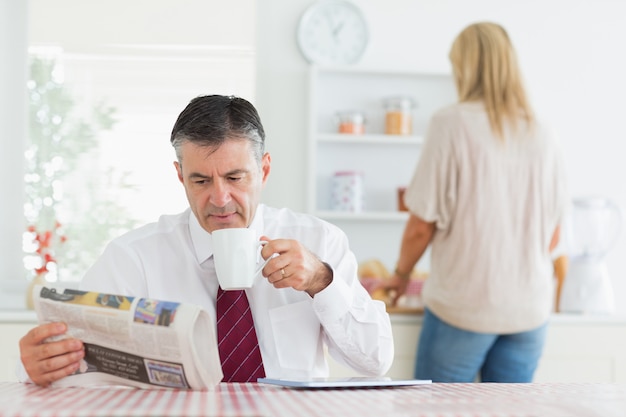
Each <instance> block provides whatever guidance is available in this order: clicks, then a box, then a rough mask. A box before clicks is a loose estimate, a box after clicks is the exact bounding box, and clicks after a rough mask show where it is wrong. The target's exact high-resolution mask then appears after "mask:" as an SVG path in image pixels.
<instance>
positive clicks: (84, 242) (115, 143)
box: [24, 0, 255, 283]
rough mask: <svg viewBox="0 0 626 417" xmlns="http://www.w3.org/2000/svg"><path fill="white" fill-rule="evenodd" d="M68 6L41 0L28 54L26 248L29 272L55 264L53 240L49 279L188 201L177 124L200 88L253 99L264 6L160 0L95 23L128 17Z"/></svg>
mask: <svg viewBox="0 0 626 417" xmlns="http://www.w3.org/2000/svg"><path fill="white" fill-rule="evenodd" d="M49 3H54V4H56V5H57V7H56V8H53V9H51V5H50V4H49ZM59 3H60V4H63V3H65V1H61V0H55V1H54V2H43V1H41V0H31V17H32V18H33V19H34V21H31V25H37V26H36V28H35V29H34V30H33V32H34V33H35V35H34V36H33V37H34V38H35V39H31V42H30V50H29V56H30V62H31V68H32V69H33V71H32V73H31V77H30V80H31V81H29V88H30V90H29V97H30V106H31V119H30V128H31V129H30V130H31V135H30V136H31V139H30V141H29V144H28V149H27V152H26V158H27V174H26V178H25V180H26V181H25V184H26V190H27V191H26V194H27V197H28V198H27V201H26V204H25V215H26V218H27V222H28V224H29V225H32V226H33V227H32V229H31V230H32V231H31V232H28V233H26V234H25V239H24V247H25V249H26V251H27V252H30V255H28V256H26V258H25V264H26V266H27V269H29V270H30V271H35V270H37V269H38V268H41V267H42V259H43V264H45V260H46V259H45V257H44V256H43V253H39V254H38V253H37V252H36V250H37V249H38V248H40V249H41V248H42V246H45V245H47V244H50V245H51V247H49V248H47V249H49V253H50V255H49V256H51V257H52V258H50V257H49V258H48V260H52V261H56V262H51V263H50V264H49V267H48V268H47V269H48V275H47V279H48V280H49V281H53V282H54V281H57V280H58V281H62V282H67V283H71V282H74V281H78V280H80V278H81V277H82V274H83V273H84V271H85V269H86V268H87V267H88V266H89V265H90V264H91V263H93V261H94V260H95V258H96V257H97V256H98V255H99V253H100V252H101V251H102V249H103V247H104V245H105V244H106V243H107V242H108V241H109V240H110V239H111V238H113V237H115V236H117V235H119V234H121V233H123V232H124V231H126V230H129V229H130V228H133V227H135V226H136V225H139V224H144V223H147V222H153V221H156V220H157V219H158V216H159V215H160V214H164V213H177V212H180V211H182V210H184V209H185V208H186V207H187V201H186V198H185V194H184V190H183V188H182V186H181V185H180V183H179V182H178V179H177V176H176V173H175V169H174V166H173V163H172V162H173V161H174V158H175V157H174V151H173V149H172V148H171V146H170V145H169V135H170V132H171V128H172V126H173V124H174V121H175V120H176V117H177V116H178V113H179V112H180V111H181V110H182V109H183V108H184V106H185V105H186V104H187V103H188V102H189V100H191V99H192V98H193V97H195V96H198V95H203V94H234V95H239V96H242V97H245V98H248V99H249V100H251V101H254V97H253V94H254V73H255V66H254V45H253V33H254V7H253V6H254V2H253V0H237V1H234V2H227V3H224V2H218V1H217V0H211V1H201V0H196V1H189V2H185V3H184V6H185V7H184V10H183V8H182V5H183V3H180V2H178V1H176V0H157V1H154V2H150V3H149V4H150V8H151V10H150V11H149V12H147V11H145V10H140V8H138V7H137V6H133V7H137V9H136V10H134V11H133V10H132V8H131V9H130V10H128V13H125V14H124V16H125V19H123V21H121V22H120V21H118V22H117V23H116V24H114V25H105V26H98V25H97V24H96V22H101V21H107V19H106V18H103V16H102V15H101V14H100V13H99V12H101V13H104V14H108V15H110V16H111V19H116V18H118V16H119V13H118V12H117V11H115V10H116V8H115V7H114V6H115V5H112V4H111V2H105V3H103V4H102V5H100V6H99V7H101V10H91V9H90V10H91V11H90V13H89V15H88V16H76V15H73V14H72V12H68V10H72V8H66V9H64V10H59V9H58V7H60V5H59ZM113 3H116V4H117V3H119V5H120V7H122V2H121V0H118V1H113ZM72 4H74V5H76V4H77V3H76V2H73V3H72ZM145 4H147V3H145ZM123 5H124V6H123V7H124V8H125V9H127V8H128V7H127V6H128V3H126V2H124V3H123ZM81 10H82V9H81ZM117 10H119V9H117ZM229 11H231V12H232V13H228V12H229ZM174 12H176V13H174ZM50 13H53V14H54V16H47V18H45V19H44V18H43V17H41V16H42V15H44V14H50ZM77 13H81V11H80V10H78V11H77ZM134 13H136V16H135V17H136V19H133V18H132V16H133V14H134ZM183 15H184V16H183ZM155 16H158V17H159V18H158V19H157V18H154V17H155ZM85 17H89V18H94V19H95V18H97V20H95V21H93V22H92V23H93V25H92V26H89V32H81V33H73V32H72V31H71V28H72V27H74V26H76V21H77V19H78V20H79V21H80V19H83V18H85ZM177 17H180V20H177ZM170 20H172V21H170ZM124 22H127V24H124ZM166 22H167V23H169V24H166ZM83 23H84V22H83ZM42 25H43V26H45V27H41V26H42ZM112 27H114V28H115V33H114V34H113V33H112V32H111V30H112ZM59 28H65V30H66V32H62V31H60V30H59ZM207 28H210V30H208V29H207ZM157 29H158V30H160V31H159V32H158V36H156V38H155V39H150V40H148V41H146V39H148V38H149V36H147V35H148V34H152V33H153V32H152V31H153V30H157ZM124 31H128V38H127V39H126V38H125V37H124V36H123V35H124V34H123V32H124ZM181 32H183V33H181ZM168 33H169V34H171V37H172V39H170V38H169V37H168V36H167V34H168ZM242 33H243V35H242ZM37 34H40V35H37ZM212 34H213V35H215V36H212ZM183 35H184V36H183ZM48 36H51V38H47V37H48ZM185 36H186V37H185ZM107 37H112V38H113V39H111V40H110V41H109V39H108V38H107ZM103 39H106V41H103ZM200 39H203V40H201V41H200ZM138 40H140V42H138ZM141 40H143V41H141ZM46 233H47V234H46ZM55 233H56V234H55ZM44 249H45V248H44ZM47 249H46V250H47ZM40 252H42V251H41V250H40ZM44 252H45V251H44ZM57 264H58V270H57V268H56V265H57ZM44 272H45V271H44Z"/></svg>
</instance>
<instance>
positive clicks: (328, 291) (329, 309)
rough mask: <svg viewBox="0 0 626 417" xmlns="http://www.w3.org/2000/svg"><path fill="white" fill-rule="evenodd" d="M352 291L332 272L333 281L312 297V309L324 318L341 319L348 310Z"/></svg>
mask: <svg viewBox="0 0 626 417" xmlns="http://www.w3.org/2000/svg"><path fill="white" fill-rule="evenodd" d="M352 296H353V295H352V291H351V289H350V286H348V284H346V282H345V281H344V280H343V279H341V277H338V276H337V275H336V274H335V271H333V281H332V282H331V283H330V284H329V285H328V287H326V288H324V289H323V290H322V291H320V292H318V293H317V294H315V297H313V308H314V309H315V311H316V312H317V313H318V314H320V315H323V316H326V317H341V316H343V315H345V314H346V313H347V312H348V310H350V305H351V304H352Z"/></svg>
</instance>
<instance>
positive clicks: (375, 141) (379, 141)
mask: <svg viewBox="0 0 626 417" xmlns="http://www.w3.org/2000/svg"><path fill="white" fill-rule="evenodd" d="M316 137H317V141H318V142H329V143H347V144H355V145H359V144H361V145H362V144H370V145H412V146H415V145H421V144H422V142H423V141H424V138H423V136H417V135H407V136H402V135H383V134H363V135H356V134H348V133H319V134H317V135H316Z"/></svg>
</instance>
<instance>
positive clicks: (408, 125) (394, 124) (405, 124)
mask: <svg viewBox="0 0 626 417" xmlns="http://www.w3.org/2000/svg"><path fill="white" fill-rule="evenodd" d="M383 105H384V107H385V112H386V113H385V133H386V134H387V135H410V134H411V132H412V131H413V118H412V115H411V112H412V110H413V108H415V106H416V103H415V101H414V100H413V99H412V98H410V97H390V98H387V99H385V100H384V103H383Z"/></svg>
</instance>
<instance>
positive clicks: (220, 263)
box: [211, 228, 271, 290]
mask: <svg viewBox="0 0 626 417" xmlns="http://www.w3.org/2000/svg"><path fill="white" fill-rule="evenodd" d="M211 236H212V237H213V261H214V263H215V272H216V274H217V280H218V282H219V284H220V287H222V289H223V290H242V289H245V288H250V287H252V284H253V283H254V279H255V278H256V277H257V275H259V274H260V273H261V271H262V270H263V267H264V266H265V265H266V264H267V262H268V261H269V260H270V259H271V257H269V258H267V260H265V261H264V262H262V263H261V264H260V265H258V266H257V260H258V259H259V258H261V255H260V249H261V247H262V246H263V245H265V244H266V243H267V242H266V241H263V240H258V238H257V234H256V231H255V230H254V229H247V228H227V229H218V230H214V231H213V232H212V233H211ZM261 260H262V258H261Z"/></svg>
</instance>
